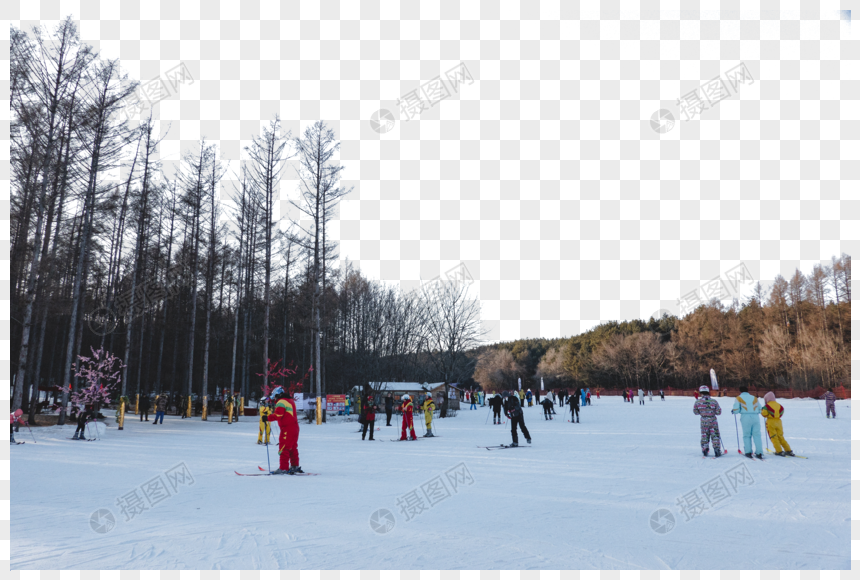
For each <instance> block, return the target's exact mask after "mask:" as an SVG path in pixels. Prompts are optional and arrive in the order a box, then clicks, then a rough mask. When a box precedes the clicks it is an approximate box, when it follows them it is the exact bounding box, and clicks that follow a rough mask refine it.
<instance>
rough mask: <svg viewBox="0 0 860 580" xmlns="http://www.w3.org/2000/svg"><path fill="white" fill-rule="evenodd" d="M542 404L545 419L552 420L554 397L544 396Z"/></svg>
mask: <svg viewBox="0 0 860 580" xmlns="http://www.w3.org/2000/svg"><path fill="white" fill-rule="evenodd" d="M540 404H541V405H542V406H543V418H544V421H552V407H553V404H552V399H550V398H548V397H544V398H543V401H541V403H540Z"/></svg>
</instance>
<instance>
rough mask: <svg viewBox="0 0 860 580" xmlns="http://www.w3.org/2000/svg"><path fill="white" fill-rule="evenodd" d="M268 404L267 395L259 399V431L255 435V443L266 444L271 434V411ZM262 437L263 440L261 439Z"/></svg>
mask: <svg viewBox="0 0 860 580" xmlns="http://www.w3.org/2000/svg"><path fill="white" fill-rule="evenodd" d="M270 405H271V403H270V402H269V397H263V398H262V399H260V409H259V414H260V432H259V434H258V435H257V445H268V444H269V439H270V438H271V436H272V426H271V425H269V413H271V412H272V407H270ZM264 437H265V441H263V439H264Z"/></svg>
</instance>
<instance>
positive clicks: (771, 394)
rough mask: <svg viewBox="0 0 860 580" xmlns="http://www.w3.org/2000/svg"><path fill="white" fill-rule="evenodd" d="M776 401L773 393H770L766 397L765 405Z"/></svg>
mask: <svg viewBox="0 0 860 580" xmlns="http://www.w3.org/2000/svg"><path fill="white" fill-rule="evenodd" d="M774 401H776V397H775V396H774V395H773V391H770V392H768V393H767V394H766V395H765V396H764V402H765V403H772V402H774Z"/></svg>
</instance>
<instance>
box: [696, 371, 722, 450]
mask: <svg viewBox="0 0 860 580" xmlns="http://www.w3.org/2000/svg"><path fill="white" fill-rule="evenodd" d="M699 392H700V393H701V394H702V396H701V398H700V399H697V400H696V402H695V403H693V414H694V415H698V416H699V417H701V429H702V455H705V456H707V455H708V443H709V442H710V443H711V444H713V446H714V455H716V456H717V457H719V456H720V455H722V454H723V452H722V451H721V449H722V445H721V441H722V440H721V439H720V424H719V423H717V415H719V414H721V413H722V412H723V410H722V409H721V408H720V404H719V403H718V402H717V401H715V400H714V399H712V398H711V396H710V395H711V391H710V389H708V387H706V386H705V385H702V386H701V387H699Z"/></svg>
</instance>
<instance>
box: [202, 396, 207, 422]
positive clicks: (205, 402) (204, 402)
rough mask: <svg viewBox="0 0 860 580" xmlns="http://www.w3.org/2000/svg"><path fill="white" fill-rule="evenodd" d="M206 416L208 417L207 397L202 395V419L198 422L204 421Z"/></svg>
mask: <svg viewBox="0 0 860 580" xmlns="http://www.w3.org/2000/svg"><path fill="white" fill-rule="evenodd" d="M208 415H209V395H203V417H202V418H201V419H200V420H201V421H206V417H207V416H208Z"/></svg>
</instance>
